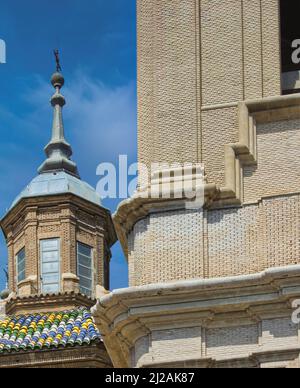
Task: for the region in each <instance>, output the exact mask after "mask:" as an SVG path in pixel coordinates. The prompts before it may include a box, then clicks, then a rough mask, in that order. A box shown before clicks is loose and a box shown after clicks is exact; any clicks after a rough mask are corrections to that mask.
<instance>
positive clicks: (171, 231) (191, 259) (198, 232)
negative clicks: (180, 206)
mask: <svg viewBox="0 0 300 388" xmlns="http://www.w3.org/2000/svg"><path fill="white" fill-rule="evenodd" d="M299 214H300V196H299V195H292V196H284V197H278V198H271V199H265V200H263V201H262V202H261V203H259V204H256V205H249V206H245V207H242V208H236V209H219V210H209V211H205V212H204V213H202V212H199V211H191V210H181V211H171V212H163V213H158V214H153V215H150V216H149V217H148V218H145V219H143V220H141V221H139V222H138V223H137V224H136V225H135V227H134V230H133V232H132V233H131V234H130V236H129V251H130V255H129V272H130V285H131V286H138V285H145V284H149V283H160V282H168V281H174V280H184V279H194V278H204V277H209V278H214V277H223V276H235V275H246V274H250V273H256V272H260V271H263V270H265V269H268V268H272V267H278V266H284V265H294V264H299V263H300V257H299V252H300V227H299V226H300V225H299ZM205 241H206V242H205Z"/></svg>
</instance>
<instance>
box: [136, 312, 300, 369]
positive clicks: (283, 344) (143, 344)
mask: <svg viewBox="0 0 300 388" xmlns="http://www.w3.org/2000/svg"><path fill="white" fill-rule="evenodd" d="M258 321H259V322H257V323H248V324H239V323H238V322H235V324H234V325H233V324H232V325H226V324H224V325H223V326H219V327H210V326H209V325H200V323H199V326H195V327H193V328H190V327H188V326H186V327H184V328H176V327H175V325H174V328H173V329H171V328H168V329H163V330H159V331H155V330H154V331H152V333H151V336H149V337H143V338H141V339H140V340H139V341H137V342H136V344H135V349H134V354H135V358H134V359H133V364H132V366H134V367H136V366H138V367H142V366H144V365H145V364H146V365H147V366H149V365H156V367H157V366H162V365H164V366H167V367H170V366H172V365H174V367H176V366H177V367H181V368H182V367H184V366H185V365H186V364H185V362H186V360H194V362H197V360H198V362H199V365H202V367H203V366H205V361H203V360H205V359H207V360H214V361H216V362H219V363H220V364H216V365H215V366H214V367H222V366H223V367H225V368H228V367H229V368H231V367H233V368H237V367H239V366H238V365H239V362H240V366H241V367H249V368H253V367H260V368H276V367H277V368H286V367H295V366H296V367H298V365H299V350H298V355H297V351H295V355H293V353H292V354H290V353H289V349H293V348H295V349H298V346H299V340H300V337H299V327H298V325H295V324H293V323H292V322H291V319H290V317H281V318H272V319H265V318H261V319H258ZM196 323H197V321H195V322H194V324H195V325H196ZM270 351H272V352H273V354H272V353H271V354H272V356H270V357H268V356H262V358H261V362H260V363H258V364H255V362H254V363H253V360H252V361H251V358H250V356H251V355H252V354H255V355H256V356H258V355H259V353H261V354H264V352H265V354H266V355H267V354H268V352H270ZM284 351H286V354H284ZM258 359H259V356H258ZM238 360H240V361H238ZM201 361H202V364H201ZM226 361H227V363H226V364H222V362H226ZM176 362H178V364H176ZM203 362H204V364H203ZM207 366H209V361H208V365H207Z"/></svg>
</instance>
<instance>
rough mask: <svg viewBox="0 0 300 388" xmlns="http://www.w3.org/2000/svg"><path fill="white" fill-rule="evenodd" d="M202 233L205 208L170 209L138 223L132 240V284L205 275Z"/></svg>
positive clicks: (130, 257) (130, 261)
mask: <svg viewBox="0 0 300 388" xmlns="http://www.w3.org/2000/svg"><path fill="white" fill-rule="evenodd" d="M202 236H203V213H202V211H200V212H199V211H185V210H183V211H170V212H166V213H159V214H153V215H151V216H150V218H149V219H145V220H142V221H140V222H138V223H137V224H136V226H135V228H134V233H133V235H132V236H131V238H130V239H129V241H130V244H129V245H130V251H131V254H130V256H129V263H130V284H131V285H140V284H148V283H152V282H155V281H160V280H163V281H172V280H179V279H182V278H183V279H185V278H190V277H191V274H193V275H192V276H193V277H194V278H197V277H204V265H203V262H202V260H203V257H204V246H203V243H202V240H203V237H202ZM149 255H150V256H149Z"/></svg>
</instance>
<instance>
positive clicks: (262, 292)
mask: <svg viewBox="0 0 300 388" xmlns="http://www.w3.org/2000/svg"><path fill="white" fill-rule="evenodd" d="M299 284H300V265H296V266H290V267H285V268H274V269H270V270H267V271H264V272H262V273H258V274H255V275H247V276H237V277H231V278H223V279H207V280H194V281H182V282H176V283H168V284H156V285H149V286H142V287H132V288H128V289H121V290H116V291H114V292H112V293H110V294H109V295H107V296H104V297H102V298H101V299H100V300H99V301H98V302H97V304H96V306H94V307H93V309H92V313H93V315H94V318H95V322H96V325H97V326H98V328H99V330H100V331H101V334H102V336H103V340H104V342H105V345H106V348H107V350H108V352H109V354H110V357H111V358H112V361H113V363H114V365H116V366H121V367H128V366H129V364H128V362H129V361H128V360H130V352H131V350H132V348H133V347H134V345H135V343H136V341H137V340H138V339H140V338H142V337H146V336H148V335H149V334H150V333H151V332H152V331H153V330H164V329H166V330H167V329H168V328H172V327H173V328H175V327H176V328H180V327H182V328H184V327H195V326H197V327H199V326H200V327H206V328H222V327H223V325H224V322H226V327H230V326H233V327H234V326H236V325H237V322H239V324H241V325H251V324H257V322H260V321H261V320H262V319H271V318H282V317H284V318H286V317H291V314H292V311H293V310H292V301H293V300H295V299H299V297H300V286H299Z"/></svg>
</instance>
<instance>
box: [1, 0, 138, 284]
mask: <svg viewBox="0 0 300 388" xmlns="http://www.w3.org/2000/svg"><path fill="white" fill-rule="evenodd" d="M135 18H136V13H135V0H109V1H108V0H89V1H83V0H59V1H58V0H43V1H37V0H26V1H24V0H14V1H13V2H12V1H10V0H1V4H0V39H4V40H5V41H6V45H7V63H6V64H0V85H1V87H0V133H1V141H0V182H1V185H0V212H1V216H2V215H3V214H4V213H5V211H6V209H7V208H8V207H9V205H10V203H11V202H12V201H13V199H14V198H15V197H16V196H17V195H18V194H19V192H20V191H21V190H22V188H24V187H25V186H26V185H27V184H28V183H29V182H30V180H31V179H32V178H33V177H34V176H35V175H36V170H37V168H38V167H39V165H40V164H41V162H42V161H43V160H44V153H43V147H44V146H45V145H46V144H47V142H48V141H49V139H50V130H51V120H52V109H51V106H50V104H49V99H50V97H51V95H52V94H53V89H52V87H51V85H50V83H49V79H50V77H51V74H52V73H53V70H54V59H53V54H52V50H53V49H54V48H59V49H60V51H61V62H62V67H63V74H64V76H65V79H66V86H65V88H64V89H63V94H64V95H65V97H66V100H67V105H66V107H65V109H64V121H65V129H66V137H67V140H68V141H69V142H70V143H71V144H72V147H73V151H74V157H73V158H74V160H75V161H76V162H77V164H78V167H79V171H80V174H81V177H82V178H83V179H84V180H86V181H87V182H89V183H90V184H92V185H93V186H94V187H96V184H97V182H98V179H99V177H97V176H96V168H97V165H98V164H99V163H101V162H113V163H115V164H116V163H117V161H118V156H119V155H121V154H127V155H128V159H129V163H132V162H135V161H136V131H137V129H136V27H135V26H136V19H135ZM117 203H118V201H117V200H104V201H103V204H104V206H106V207H109V208H110V209H111V210H112V212H114V211H115V209H116V206H117ZM6 261H7V251H6V246H5V242H4V239H3V237H2V236H1V239H0V267H1V268H3V267H5V264H6ZM2 272H3V271H2V270H0V289H2V288H3V287H4V285H5V284H4V283H5V282H4V276H3V273H2ZM127 279H128V275H127V264H126V260H125V258H124V256H123V253H122V251H121V248H120V246H119V244H116V246H115V247H114V248H113V259H112V265H111V288H120V287H126V286H127Z"/></svg>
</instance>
